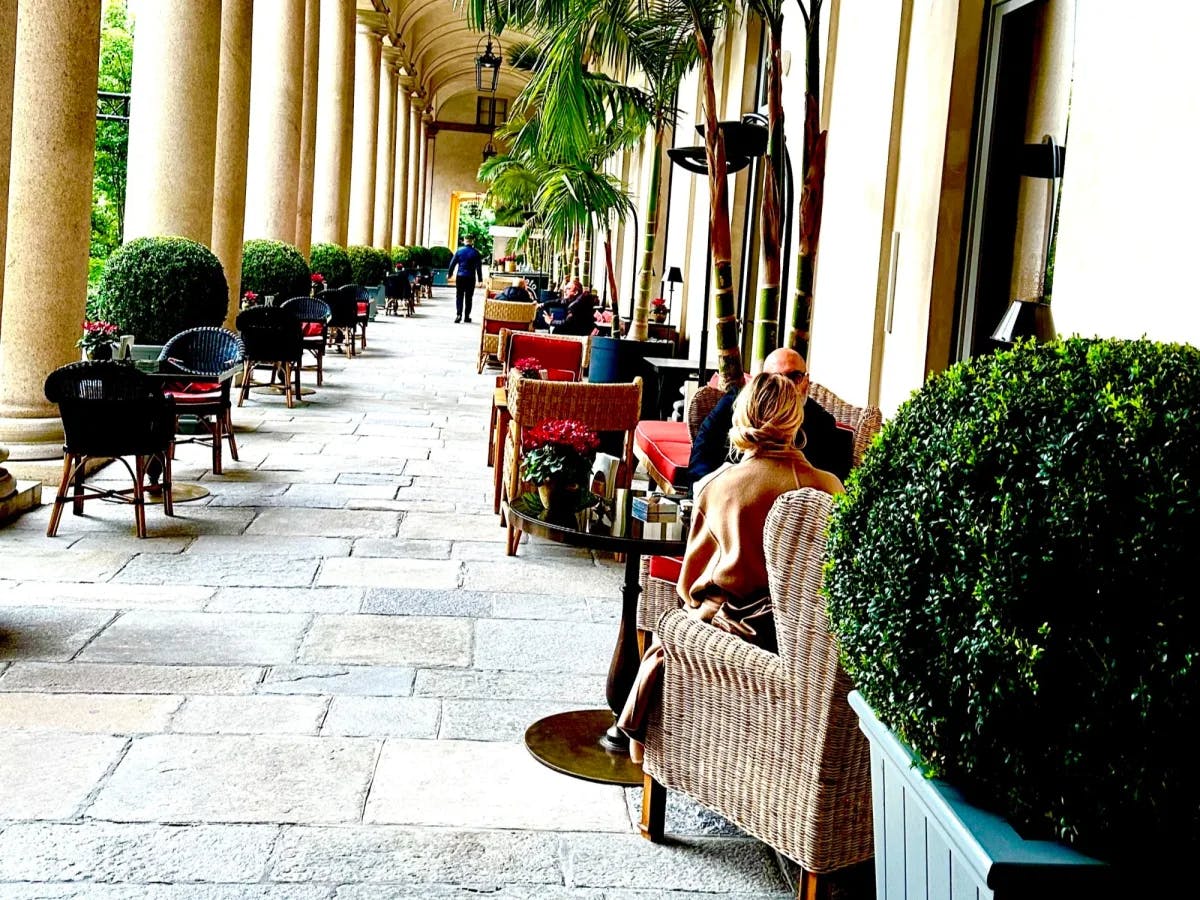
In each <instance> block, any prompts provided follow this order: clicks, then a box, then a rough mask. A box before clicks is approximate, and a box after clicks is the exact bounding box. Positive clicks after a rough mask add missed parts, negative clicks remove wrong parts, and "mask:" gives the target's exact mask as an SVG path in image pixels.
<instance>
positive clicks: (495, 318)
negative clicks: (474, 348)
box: [478, 300, 537, 374]
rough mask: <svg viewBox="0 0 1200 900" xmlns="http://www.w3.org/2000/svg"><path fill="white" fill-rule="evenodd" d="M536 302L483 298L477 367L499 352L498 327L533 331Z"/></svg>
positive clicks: (480, 367)
mask: <svg viewBox="0 0 1200 900" xmlns="http://www.w3.org/2000/svg"><path fill="white" fill-rule="evenodd" d="M536 315H537V304H536V303H510V302H509V301H507V300H484V301H483V321H482V322H481V323H480V328H479V369H478V371H479V372H480V373H481V374H482V372H483V367H484V366H485V365H486V364H487V362H488V360H489V359H491V358H493V357H495V356H496V355H497V354H498V353H499V352H500V329H501V328H507V329H508V330H509V331H533V318H534V316H536Z"/></svg>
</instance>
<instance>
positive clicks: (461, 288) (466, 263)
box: [446, 235, 483, 322]
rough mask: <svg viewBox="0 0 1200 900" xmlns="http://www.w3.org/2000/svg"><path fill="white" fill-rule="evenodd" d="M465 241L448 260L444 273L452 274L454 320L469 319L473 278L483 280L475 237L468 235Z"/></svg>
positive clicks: (468, 320)
mask: <svg viewBox="0 0 1200 900" xmlns="http://www.w3.org/2000/svg"><path fill="white" fill-rule="evenodd" d="M465 240H466V243H465V244H463V246H461V247H459V248H458V252H457V253H455V254H454V257H453V258H452V259H451V260H450V268H449V270H447V272H446V274H447V275H448V276H449V275H452V274H453V275H454V276H455V277H454V311H455V315H454V321H455V322H470V321H471V295H472V294H473V293H474V292H475V279H476V278H478V279H479V281H480V282H482V281H483V257H482V256H480V255H479V251H478V250H476V249H475V238H473V237H471V236H470V235H468V236H467V237H466V238H465Z"/></svg>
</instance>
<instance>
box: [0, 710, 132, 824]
mask: <svg viewBox="0 0 1200 900" xmlns="http://www.w3.org/2000/svg"><path fill="white" fill-rule="evenodd" d="M125 744H126V738H123V737H113V736H111V735H100V734H59V733H55V732H49V731H41V732H33V731H0V785H3V786H4V789H3V790H0V821H5V820H8V821H12V820H17V819H68V818H71V817H72V816H74V815H75V814H76V813H77V812H78V811H79V809H80V807H81V806H82V805H83V803H84V801H85V800H86V799H87V798H88V796H89V795H90V794H91V792H92V791H93V790H94V789H95V787H96V785H97V784H98V783H99V781H100V779H101V778H102V777H103V776H104V774H105V773H106V772H107V771H108V770H109V769H110V768H111V767H112V765H113V764H114V763H116V761H117V760H118V759H120V757H121V754H122V752H123V751H124V749H125ZM34 760H36V761H37V764H36V765H31V763H32V762H33V761H34Z"/></svg>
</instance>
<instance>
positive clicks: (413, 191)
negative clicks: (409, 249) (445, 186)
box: [405, 95, 424, 245]
mask: <svg viewBox="0 0 1200 900" xmlns="http://www.w3.org/2000/svg"><path fill="white" fill-rule="evenodd" d="M408 104H409V116H408V200H407V203H408V215H407V219H408V223H407V224H406V225H405V230H406V231H407V232H408V237H407V241H408V243H409V244H413V245H415V244H419V243H420V238H419V237H418V233H417V207H419V206H420V203H419V202H418V198H417V191H418V189H419V185H420V182H419V181H418V176H419V175H420V172H421V110H422V107H423V105H424V104H423V103H422V102H421V98H420V97H419V96H415V95H413V96H410V97H409V101H408Z"/></svg>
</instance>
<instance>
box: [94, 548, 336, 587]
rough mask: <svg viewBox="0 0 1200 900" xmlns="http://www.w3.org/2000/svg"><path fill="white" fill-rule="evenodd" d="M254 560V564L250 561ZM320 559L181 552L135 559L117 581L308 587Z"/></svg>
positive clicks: (263, 554)
mask: <svg viewBox="0 0 1200 900" xmlns="http://www.w3.org/2000/svg"><path fill="white" fill-rule="evenodd" d="M251 559H253V563H252V564H251V563H250V560H251ZM319 565H320V560H319V559H296V558H293V557H290V556H288V555H286V554H283V553H274V552H265V553H256V554H253V556H252V557H251V556H250V555H248V554H241V553H196V554H191V553H184V554H182V555H180V556H163V555H161V554H155V555H152V556H138V557H135V558H134V559H133V560H131V561H130V563H129V565H127V566H126V567H125V568H124V569H122V570H121V573H120V574H119V575H118V576H117V578H116V580H117V581H120V582H123V583H132V584H193V585H195V584H211V585H214V586H217V587H308V586H309V585H310V584H312V583H313V578H314V576H315V575H316V573H317V568H318V567H319Z"/></svg>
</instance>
